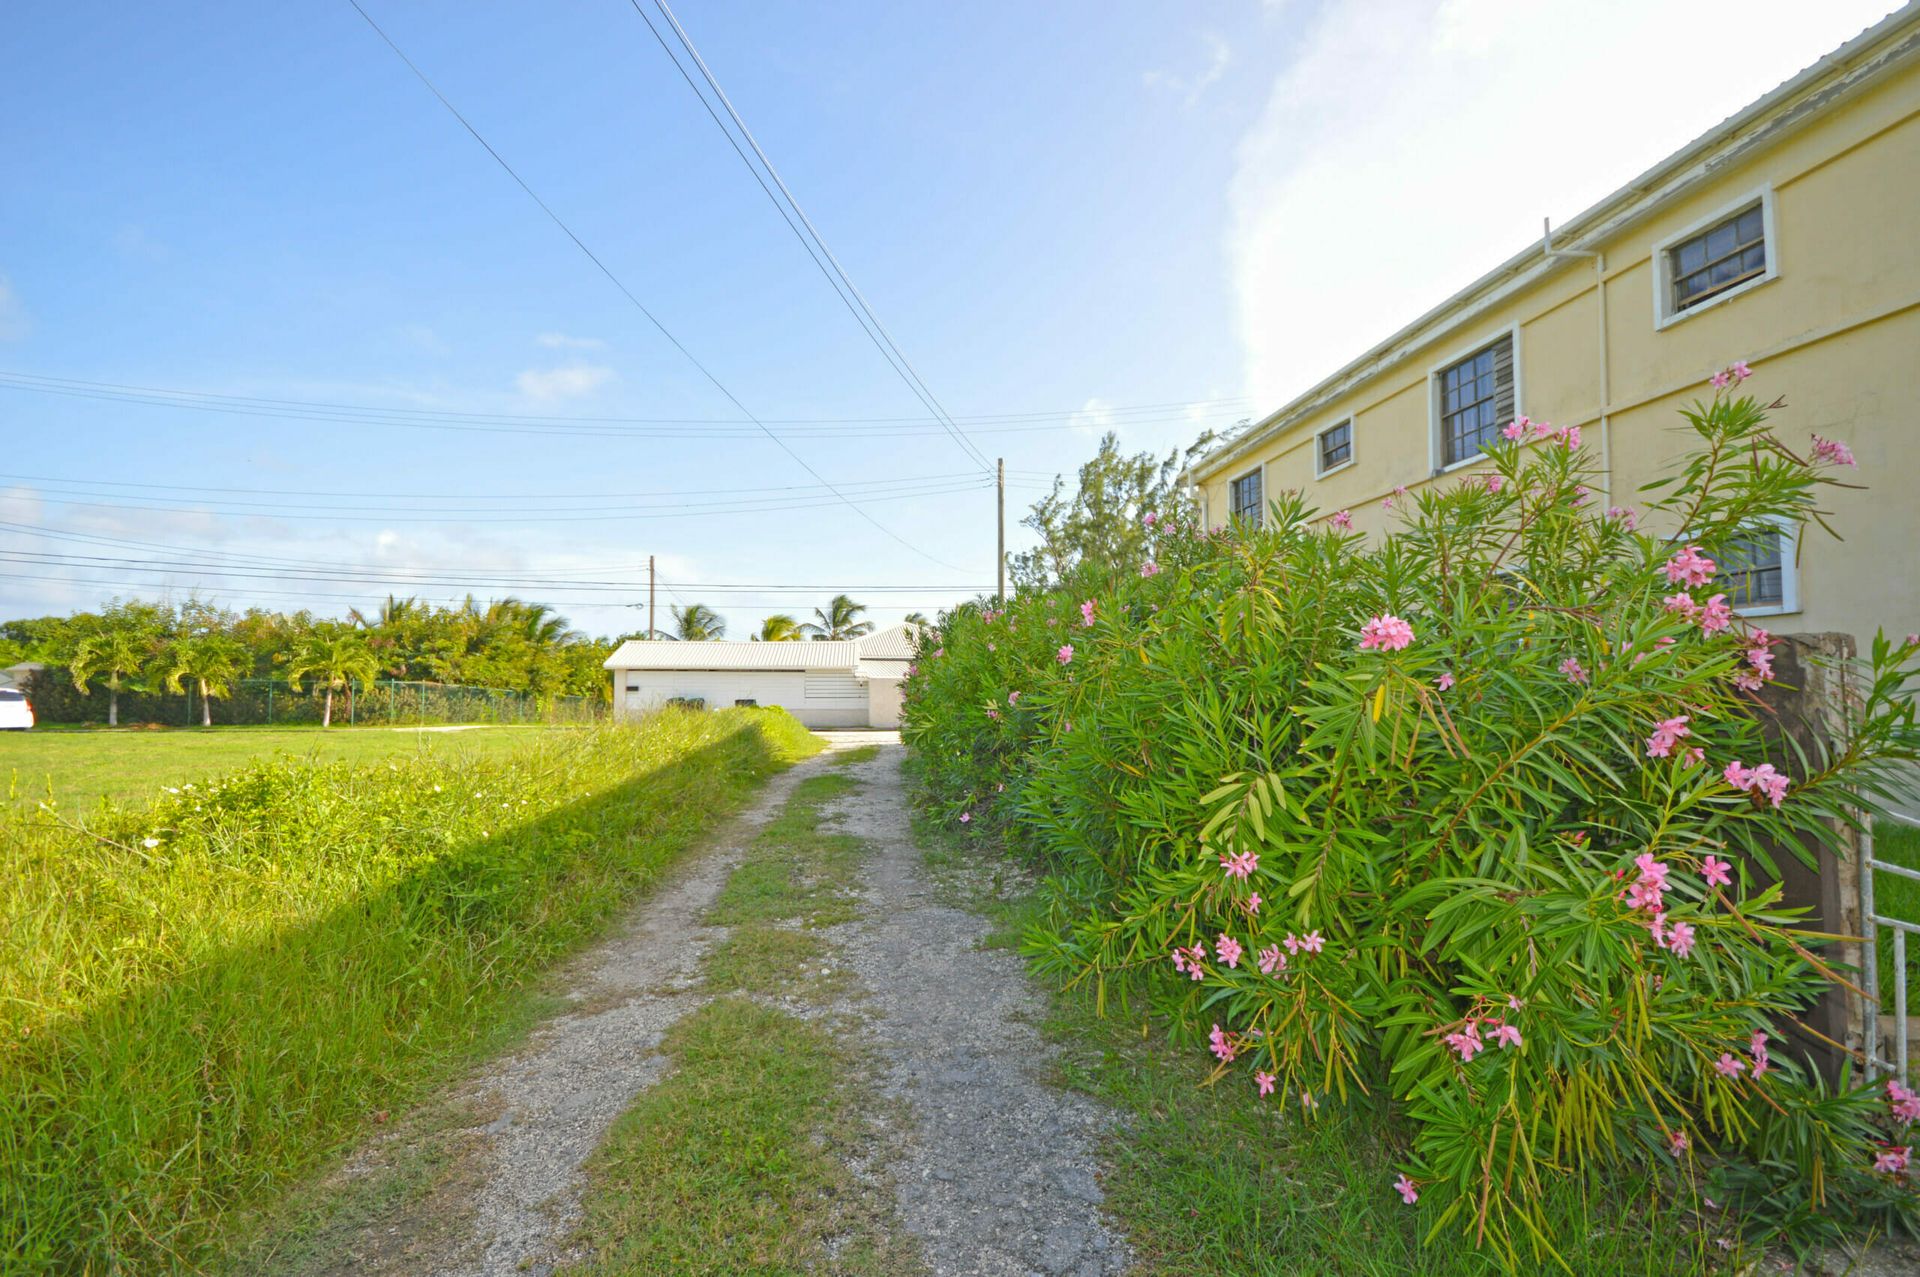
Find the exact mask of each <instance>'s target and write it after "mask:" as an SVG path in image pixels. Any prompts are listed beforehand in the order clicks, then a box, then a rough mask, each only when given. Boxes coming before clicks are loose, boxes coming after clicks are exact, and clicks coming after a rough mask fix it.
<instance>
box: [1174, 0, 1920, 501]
mask: <svg viewBox="0 0 1920 1277" xmlns="http://www.w3.org/2000/svg"><path fill="white" fill-rule="evenodd" d="M1910 28H1913V30H1910ZM1903 33H1904V34H1906V35H1907V39H1906V40H1905V42H1904V43H1896V40H1897V39H1898V37H1900V36H1901V35H1902V34H1903ZM1916 52H1920V0H1908V2H1907V3H1906V4H1905V5H1902V6H1901V7H1900V8H1899V9H1897V10H1895V11H1894V12H1893V13H1891V14H1889V15H1887V16H1886V17H1885V18H1882V19H1881V20H1880V21H1879V22H1877V23H1875V24H1874V25H1873V26H1871V27H1868V28H1867V29H1866V30H1865V31H1863V32H1861V33H1860V34H1859V35H1857V36H1855V37H1854V38H1853V39H1851V40H1848V41H1847V42H1846V43H1844V44H1842V45H1840V46H1839V47H1838V48H1836V49H1834V50H1833V51H1832V52H1830V53H1828V54H1826V55H1825V56H1823V57H1821V58H1820V59H1819V60H1818V61H1816V62H1814V63H1812V64H1811V65H1809V66H1808V67H1806V69H1804V70H1802V71H1800V72H1799V73H1797V74H1796V75H1794V76H1792V77H1791V78H1790V79H1788V80H1786V81H1784V82H1782V83H1781V84H1779V85H1778V86H1776V87H1775V88H1773V89H1771V90H1769V91H1768V92H1767V93H1765V94H1763V95H1762V96H1761V97H1759V98H1757V99H1755V100H1754V101H1753V102H1751V103H1749V104H1748V105H1746V106H1745V107H1742V108H1741V109H1740V110H1739V111H1737V112H1735V113H1734V114H1732V115H1730V116H1728V117H1727V118H1726V119H1725V120H1722V121H1721V122H1720V123H1719V124H1716V125H1715V126H1714V127H1713V128H1711V129H1709V130H1707V131H1706V132H1705V133H1703V134H1701V135H1700V136H1699V137H1697V138H1695V139H1693V140H1692V141H1691V142H1688V143H1687V144H1686V145H1685V146H1682V147H1681V148H1680V149H1679V150H1677V151H1674V152H1673V153H1671V154H1670V155H1668V156H1666V157H1665V158H1664V159H1662V160H1660V161H1659V162H1658V163H1656V164H1654V165H1653V166H1652V167H1651V168H1649V169H1647V170H1646V171H1645V172H1643V173H1641V174H1640V175H1639V176H1638V177H1636V178H1634V179H1633V180H1632V181H1630V182H1628V183H1627V184H1626V185H1625V186H1622V187H1620V188H1619V189H1618V190H1616V191H1614V192H1613V193H1612V194H1610V195H1607V196H1604V197H1603V198H1601V199H1600V200H1599V201H1598V202H1597V203H1595V204H1593V205H1591V206H1590V207H1588V208H1586V209H1584V210H1582V211H1581V212H1580V213H1578V214H1576V215H1575V216H1574V217H1573V218H1571V219H1570V220H1569V221H1567V222H1566V223H1564V224H1563V225H1561V226H1559V227H1556V228H1555V231H1554V234H1555V238H1556V240H1560V239H1561V237H1564V241H1563V242H1562V243H1561V244H1560V247H1562V248H1565V249H1575V250H1579V249H1586V248H1588V247H1589V245H1590V242H1591V241H1594V240H1604V239H1606V238H1608V237H1609V236H1612V235H1615V234H1618V233H1619V232H1621V231H1622V230H1624V229H1626V228H1627V227H1628V226H1631V225H1632V224H1633V223H1635V222H1637V221H1640V220H1641V219H1643V218H1645V217H1647V216H1649V215H1651V214H1652V213H1654V212H1656V211H1657V210H1659V209H1661V208H1664V207H1666V206H1667V205H1668V204H1671V203H1673V202H1674V201H1676V200H1678V199H1680V198H1681V197H1683V196H1685V195H1687V194H1689V193H1690V192H1691V191H1692V190H1693V188H1694V187H1695V186H1697V185H1698V184H1700V183H1701V182H1703V181H1705V180H1707V179H1708V178H1710V177H1712V176H1713V175H1714V174H1715V172H1716V171H1717V169H1718V168H1719V167H1720V164H1719V163H1717V162H1716V161H1723V160H1724V159H1726V158H1727V156H1728V154H1729V153H1731V152H1735V151H1741V152H1744V151H1745V150H1748V149H1753V148H1757V147H1762V146H1766V145H1769V144H1771V143H1772V142H1773V141H1775V140H1776V139H1777V136H1778V132H1777V131H1776V130H1774V129H1772V128H1769V130H1768V131H1767V132H1765V133H1762V134H1757V135H1754V136H1751V137H1747V138H1744V139H1743V138H1741V137H1740V136H1739V135H1740V134H1741V133H1742V132H1743V131H1745V130H1747V129H1750V128H1752V127H1753V126H1754V125H1756V124H1760V123H1762V122H1765V121H1768V117H1770V116H1778V118H1777V119H1774V120H1772V121H1770V123H1771V124H1772V125H1778V126H1781V128H1782V129H1793V128H1799V127H1801V126H1803V125H1805V124H1806V123H1808V122H1810V121H1811V120H1813V119H1815V118H1818V117H1819V116H1821V115H1824V114H1825V113H1826V112H1827V111H1828V110H1830V109H1832V107H1833V106H1835V105H1836V104H1837V103H1839V102H1840V101H1842V100H1844V99H1845V98H1847V97H1849V96H1851V95H1852V94H1853V93H1854V92H1856V91H1858V90H1859V89H1860V88H1862V87H1863V86H1865V85H1867V84H1870V83H1872V82H1873V81H1875V80H1877V79H1878V78H1879V76H1880V75H1881V74H1883V73H1884V72H1886V71H1887V70H1889V69H1890V68H1892V67H1893V66H1895V65H1897V64H1899V63H1900V62H1902V61H1903V60H1904V59H1906V58H1907V57H1909V56H1911V55H1913V54H1914V53H1916ZM1863 60H1865V61H1864V63H1863ZM1856 63H1863V64H1862V65H1857V66H1856V65H1854V64H1856ZM1850 69H1851V72H1852V74H1851V75H1850V76H1848V75H1847V72H1848V71H1849V70H1850ZM1835 77H1844V78H1845V83H1844V85H1842V86H1840V87H1841V88H1842V90H1843V91H1841V92H1838V93H1832V94H1830V95H1828V96H1827V97H1825V98H1824V99H1822V100H1821V101H1819V102H1818V103H1817V104H1816V107H1815V109H1813V110H1810V111H1806V112H1802V113H1800V114H1798V115H1793V116H1791V117H1790V116H1789V115H1788V110H1789V108H1791V107H1792V106H1793V105H1794V103H1795V102H1796V101H1797V100H1800V99H1803V98H1806V97H1808V96H1810V95H1811V94H1812V92H1813V91H1814V90H1815V89H1817V88H1818V87H1819V86H1820V85H1821V84H1822V83H1823V82H1825V81H1829V80H1831V79H1834V78H1835ZM1529 265H1531V266H1532V269H1531V270H1529V269H1528V267H1529ZM1573 266H1574V263H1572V262H1568V261H1565V260H1554V259H1552V258H1549V257H1547V256H1546V255H1545V254H1544V253H1543V252H1542V251H1541V245H1540V244H1539V243H1537V242H1536V243H1534V244H1531V245H1529V246H1528V247H1527V248H1524V249H1522V250H1521V251H1520V252H1518V253H1515V254H1514V255H1513V256H1512V257H1509V258H1508V259H1507V260H1506V261H1504V262H1502V263H1501V264H1500V265H1498V266H1496V267H1494V268H1493V269H1492V270H1490V271H1488V272H1487V273H1486V274H1484V275H1482V276H1480V278H1478V279H1476V280H1474V281H1473V282H1472V283H1470V284H1468V285H1467V286H1466V287H1465V288H1462V289H1460V290H1459V291H1458V292H1456V293H1454V294H1453V295H1452V296H1451V297H1448V298H1447V299H1446V300H1445V301H1443V302H1441V303H1440V304H1439V305H1437V306H1434V307H1432V308H1431V309H1429V310H1428V311H1426V312H1425V313H1424V314H1422V315H1421V316H1419V317H1418V318H1417V319H1415V320H1413V321H1412V322H1411V323H1408V324H1406V325H1404V326H1402V327H1401V328H1400V329H1399V330H1398V331H1396V332H1395V333H1394V334H1393V335H1392V336H1390V337H1388V338H1386V339H1385V340H1384V341H1381V342H1379V343H1377V344H1375V345H1374V346H1372V347H1370V348H1369V349H1368V350H1366V351H1365V352H1364V353H1362V354H1360V355H1359V356H1357V357H1356V358H1354V359H1352V360H1349V361H1348V362H1347V363H1346V364H1344V365H1342V366H1341V367H1340V368H1339V369H1337V370H1336V371H1334V372H1333V373H1331V374H1329V375H1328V376H1326V377H1324V378H1322V379H1321V380H1320V381H1319V382H1317V383H1315V384H1314V385H1313V386H1312V387H1310V388H1309V389H1307V390H1305V391H1303V392H1302V393H1301V394H1299V395H1296V396H1295V397H1294V398H1293V399H1291V400H1289V401H1288V402H1287V403H1285V404H1284V405H1282V406H1281V407H1280V408H1278V409H1276V410H1275V411H1273V412H1271V413H1269V414H1267V415H1266V416H1265V417H1263V418H1261V419H1260V420H1259V421H1257V422H1255V423H1254V424H1253V425H1252V426H1250V427H1249V428H1248V429H1247V430H1246V431H1245V433H1243V434H1242V435H1241V436H1240V437H1239V438H1237V439H1233V440H1231V441H1229V442H1227V443H1226V444H1223V445H1222V446H1221V447H1220V448H1218V449H1217V450H1215V451H1213V452H1211V453H1209V454H1207V455H1206V456H1204V457H1201V458H1200V459H1199V460H1198V461H1195V462H1194V463H1192V464H1191V465H1189V466H1187V467H1185V468H1184V470H1183V471H1182V473H1181V478H1182V480H1183V481H1190V482H1205V481H1206V480H1208V479H1210V478H1212V477H1213V476H1214V475H1216V474H1218V473H1219V472H1220V471H1221V470H1222V469H1224V468H1225V467H1226V466H1228V465H1230V464H1231V463H1233V462H1234V461H1235V460H1236V459H1238V458H1240V457H1241V456H1243V455H1244V454H1245V453H1246V452H1247V451H1249V450H1250V449H1252V448H1254V447H1255V446H1257V445H1259V444H1261V443H1264V442H1267V441H1268V440H1270V439H1273V438H1274V437H1276V436H1278V435H1281V434H1284V433H1285V432H1286V431H1287V430H1288V429H1290V428H1291V427H1292V426H1294V425H1296V424H1297V423H1298V422H1299V420H1300V419H1301V418H1303V417H1305V416H1307V415H1309V414H1311V413H1312V412H1314V411H1316V410H1317V409H1319V408H1322V407H1324V406H1325V405H1326V404H1327V403H1328V402H1330V401H1332V400H1333V399H1336V398H1338V397H1339V396H1340V395H1343V394H1345V393H1346V392H1347V391H1349V390H1351V389H1352V388H1353V387H1354V386H1356V385H1358V384H1359V383H1360V382H1363V381H1365V380H1366V379H1367V378H1369V377H1372V376H1375V375H1377V374H1378V373H1381V372H1384V371H1386V370H1387V369H1389V368H1392V367H1394V366H1395V365H1397V364H1399V363H1400V362H1401V361H1402V360H1404V359H1405V358H1407V357H1408V355H1410V354H1411V353H1412V352H1413V351H1414V350H1416V349H1418V348H1419V347H1420V346H1422V345H1425V344H1426V343H1427V342H1429V341H1433V340H1437V339H1439V338H1441V337H1443V336H1444V335H1445V333H1446V331H1447V327H1446V325H1445V324H1444V323H1443V321H1448V320H1451V321H1452V322H1453V323H1455V324H1459V323H1464V322H1466V321H1467V320H1469V319H1471V318H1473V317H1474V316H1475V315H1477V314H1480V313H1481V312H1483V311H1485V310H1487V309H1490V308H1491V307H1493V306H1494V305H1497V304H1498V303H1500V302H1503V301H1505V300H1506V299H1507V298H1508V297H1509V296H1510V295H1511V294H1512V293H1514V292H1516V291H1518V290H1519V289H1520V288H1522V287H1525V286H1527V285H1531V284H1533V283H1537V282H1539V281H1540V280H1542V279H1545V278H1547V277H1548V276H1550V275H1552V274H1554V273H1556V272H1557V271H1560V270H1565V269H1570V268H1572V267H1573ZM1502 285H1504V287H1502Z"/></svg>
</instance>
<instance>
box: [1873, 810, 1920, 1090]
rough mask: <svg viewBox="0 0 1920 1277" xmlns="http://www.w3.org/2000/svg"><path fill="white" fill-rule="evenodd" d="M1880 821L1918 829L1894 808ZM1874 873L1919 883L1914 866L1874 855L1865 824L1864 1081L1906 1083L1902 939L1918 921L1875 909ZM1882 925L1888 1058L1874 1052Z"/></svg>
mask: <svg viewBox="0 0 1920 1277" xmlns="http://www.w3.org/2000/svg"><path fill="white" fill-rule="evenodd" d="M1884 819H1886V820H1889V821H1892V822H1894V823H1895V824H1900V825H1906V826H1909V827H1911V828H1916V829H1920V820H1915V819H1913V818H1912V817H1911V816H1903V815H1901V814H1899V813H1897V812H1893V813H1889V814H1888V815H1887V816H1885V817H1884ZM1880 874H1890V875H1892V876H1894V877H1897V878H1910V879H1912V880H1913V881H1915V882H1920V869H1909V868H1907V867H1906V866H1905V865H1896V864H1893V863H1891V862H1889V861H1885V860H1882V859H1880V858H1879V857H1878V856H1876V855H1875V854H1874V845H1873V830H1872V824H1871V822H1869V824H1868V827H1867V832H1866V833H1865V834H1864V835H1863V836H1862V837H1861V840H1860V926H1861V930H1862V931H1864V932H1865V933H1866V935H1865V937H1864V941H1865V943H1864V944H1863V945H1862V953H1861V958H1862V962H1861V966H1862V967H1863V968H1865V969H1864V970H1863V971H1862V972H1861V975H1862V976H1863V977H1864V979H1863V981H1862V984H1863V986H1864V987H1865V989H1866V991H1867V1006H1866V1020H1867V1024H1866V1030H1867V1031H1866V1042H1865V1046H1866V1069H1867V1080H1868V1081H1869V1082H1871V1081H1873V1079H1874V1078H1875V1077H1876V1076H1877V1075H1878V1074H1880V1073H1883V1072H1884V1073H1890V1074H1892V1075H1893V1076H1894V1077H1896V1078H1898V1079H1899V1080H1900V1082H1901V1084H1902V1085H1907V1084H1908V1083H1909V1082H1910V1080H1911V1078H1912V1076H1913V1074H1912V1072H1911V1071H1910V1069H1909V1067H1908V1055H1907V937H1908V936H1909V935H1920V922H1916V921H1914V920H1913V919H1911V918H1896V917H1894V916H1892V915H1891V914H1887V913H1882V912H1880V910H1879V908H1877V907H1876V905H1875V902H1874V892H1873V888H1874V879H1875V878H1876V877H1877V876H1878V875H1880ZM1882 927H1884V928H1886V929H1888V930H1889V931H1891V932H1892V933H1893V1000H1892V1003H1891V1005H1892V1008H1893V1058H1892V1059H1887V1058H1886V1057H1885V1056H1883V1055H1881V1053H1880V1016H1881V1009H1882V1005H1883V1004H1882V1000H1881V997H1880V929H1881V928H1882Z"/></svg>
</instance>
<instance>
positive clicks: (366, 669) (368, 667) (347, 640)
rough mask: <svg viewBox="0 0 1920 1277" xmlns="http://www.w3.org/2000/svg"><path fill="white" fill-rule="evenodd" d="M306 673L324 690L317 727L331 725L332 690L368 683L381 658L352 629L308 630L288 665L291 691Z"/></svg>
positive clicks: (363, 637) (374, 675) (373, 677)
mask: <svg viewBox="0 0 1920 1277" xmlns="http://www.w3.org/2000/svg"><path fill="white" fill-rule="evenodd" d="M309 674H311V675H312V676H314V678H316V679H318V680H319V681H320V684H321V686H323V687H325V688H326V689H327V701H326V707H325V709H323V710H322V711H321V714H320V726H322V727H331V726H333V693H334V690H335V689H336V688H342V687H348V686H351V685H352V684H354V683H370V682H372V681H373V680H374V679H376V678H378V677H379V676H380V658H379V657H377V656H375V655H374V654H373V649H372V648H370V647H368V646H367V638H366V635H364V634H362V633H359V632H358V631H355V630H349V629H345V628H342V627H338V626H330V627H328V628H327V629H324V630H319V629H316V630H312V631H309V632H308V634H307V635H306V637H305V638H303V639H301V640H300V646H299V648H298V649H297V650H296V651H295V652H294V654H293V660H292V661H290V662H289V663H288V664H287V682H288V683H289V684H290V685H291V686H292V687H293V690H294V691H296V692H297V691H299V690H300V680H301V679H303V678H305V677H307V676H308V675H309Z"/></svg>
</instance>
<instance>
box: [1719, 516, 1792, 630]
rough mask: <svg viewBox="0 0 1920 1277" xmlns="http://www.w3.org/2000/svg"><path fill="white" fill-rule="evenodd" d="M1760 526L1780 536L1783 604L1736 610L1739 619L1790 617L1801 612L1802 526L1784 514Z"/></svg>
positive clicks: (1759, 605) (1745, 607) (1767, 520)
mask: <svg viewBox="0 0 1920 1277" xmlns="http://www.w3.org/2000/svg"><path fill="white" fill-rule="evenodd" d="M1758 523H1759V525H1761V526H1765V527H1771V528H1773V529H1774V530H1776V531H1777V532H1779V533H1780V601H1779V602H1778V603H1749V604H1747V605H1746V606H1744V607H1736V608H1734V609H1733V610H1734V612H1735V613H1736V614H1738V615H1740V616H1790V615H1792V614H1793V613H1795V612H1798V611H1799V610H1800V525H1799V524H1797V523H1795V522H1794V521H1793V520H1792V519H1789V518H1785V517H1783V516H1781V515H1767V516H1765V517H1764V518H1762V519H1760V520H1758Z"/></svg>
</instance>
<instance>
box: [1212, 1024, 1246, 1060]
mask: <svg viewBox="0 0 1920 1277" xmlns="http://www.w3.org/2000/svg"><path fill="white" fill-rule="evenodd" d="M1207 1042H1208V1043H1209V1045H1208V1047H1207V1049H1208V1050H1209V1051H1212V1052H1213V1053H1214V1055H1216V1056H1218V1057H1219V1059H1220V1062H1221V1063H1223V1064H1230V1063H1232V1061H1233V1057H1234V1056H1236V1055H1238V1054H1240V1048H1238V1047H1236V1046H1235V1045H1234V1044H1233V1042H1232V1040H1231V1039H1229V1038H1228V1037H1227V1035H1226V1033H1225V1032H1224V1031H1223V1030H1222V1029H1221V1028H1220V1026H1219V1025H1217V1024H1216V1025H1214V1026H1213V1032H1212V1033H1209V1034H1208V1035H1207Z"/></svg>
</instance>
